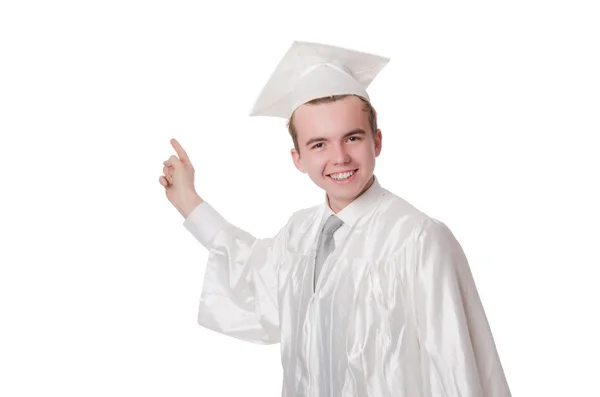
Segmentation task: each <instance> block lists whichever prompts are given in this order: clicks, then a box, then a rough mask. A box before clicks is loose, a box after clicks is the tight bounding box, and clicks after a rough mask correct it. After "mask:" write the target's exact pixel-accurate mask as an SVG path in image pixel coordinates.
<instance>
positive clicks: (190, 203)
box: [176, 192, 204, 218]
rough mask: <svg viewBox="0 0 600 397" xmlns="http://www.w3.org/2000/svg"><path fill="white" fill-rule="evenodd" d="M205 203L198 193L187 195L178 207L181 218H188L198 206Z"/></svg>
mask: <svg viewBox="0 0 600 397" xmlns="http://www.w3.org/2000/svg"><path fill="white" fill-rule="evenodd" d="M203 201H204V200H202V198H200V196H199V195H198V193H196V192H192V193H190V194H187V195H185V196H184V197H183V199H182V200H181V201H180V202H179V203H178V205H176V207H177V210H178V211H179V213H180V214H181V216H183V217H184V218H187V217H188V216H189V215H190V214H191V213H192V211H193V210H194V209H195V208H196V207H197V206H199V205H200V204H202V203H203Z"/></svg>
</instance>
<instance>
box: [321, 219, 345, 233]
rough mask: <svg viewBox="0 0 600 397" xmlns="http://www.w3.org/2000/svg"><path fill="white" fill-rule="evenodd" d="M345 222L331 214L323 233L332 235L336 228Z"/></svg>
mask: <svg viewBox="0 0 600 397" xmlns="http://www.w3.org/2000/svg"><path fill="white" fill-rule="evenodd" d="M343 224H344V222H342V220H341V219H340V218H338V217H337V216H335V215H331V216H330V217H329V219H327V222H325V225H324V226H323V234H327V235H332V234H333V233H335V231H336V230H338V229H339V228H340V226H342V225H343Z"/></svg>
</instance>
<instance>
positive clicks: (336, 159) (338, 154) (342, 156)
mask: <svg viewBox="0 0 600 397" xmlns="http://www.w3.org/2000/svg"><path fill="white" fill-rule="evenodd" d="M331 161H332V162H333V164H336V165H337V164H345V163H348V162H349V161H350V155H349V154H348V151H347V149H346V147H345V146H344V145H343V144H339V145H333V147H332V153H331Z"/></svg>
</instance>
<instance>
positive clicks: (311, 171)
mask: <svg viewBox="0 0 600 397" xmlns="http://www.w3.org/2000/svg"><path fill="white" fill-rule="evenodd" d="M387 62H388V59H387V58H383V57H379V56H376V55H373V54H365V53H361V52H357V51H352V50H348V49H343V48H339V47H332V46H326V45H322V44H316V43H306V42H295V43H294V44H293V45H292V47H291V48H290V50H289V51H288V53H287V54H286V55H285V57H284V58H283V60H282V61H281V63H280V64H279V66H278V67H277V69H276V70H275V72H274V73H273V76H272V77H271V79H270V80H269V82H268V83H267V85H266V87H265V89H264V90H263V92H262V93H261V95H260V96H259V98H258V100H257V102H256V105H255V108H254V112H253V115H267V116H275V117H282V118H284V119H288V120H289V130H290V133H291V135H292V138H293V140H294V149H292V151H291V154H292V159H293V161H294V164H295V165H296V167H297V168H298V170H300V171H301V172H303V173H307V174H308V176H309V177H310V178H311V180H312V181H313V182H314V183H315V184H316V185H318V186H319V187H321V188H322V189H323V190H324V191H325V193H326V194H325V200H324V202H323V203H322V204H320V205H317V206H314V207H311V208H306V209H302V210H299V211H297V212H295V213H294V214H292V215H291V217H290V218H289V220H288V222H287V224H286V225H285V226H283V227H282V228H281V230H280V231H279V232H278V233H277V235H276V236H274V237H273V238H267V239H257V238H255V237H253V236H252V235H250V234H249V233H247V232H246V231H243V230H240V229H239V228H237V227H236V226H234V225H233V224H231V223H229V222H227V221H226V220H225V219H224V218H223V217H222V216H221V215H220V214H219V213H218V212H216V211H215V210H214V209H213V208H212V207H211V206H210V205H209V204H208V203H206V202H204V201H203V200H202V199H201V198H200V196H199V195H198V194H197V193H196V192H195V189H194V183H193V179H194V175H193V173H194V169H193V166H192V164H191V161H190V159H189V157H188V156H187V154H186V153H185V151H184V150H183V148H182V147H181V146H180V145H179V143H178V142H177V141H175V140H172V141H171V143H172V144H173V147H174V148H175V150H176V152H177V154H178V156H171V157H170V158H169V160H167V161H165V163H164V164H165V167H164V169H163V172H164V176H161V177H160V183H161V184H162V185H163V186H164V187H165V188H166V194H167V197H168V198H169V200H170V201H171V203H172V204H173V205H174V206H175V207H176V208H177V209H178V210H179V211H180V213H181V214H182V215H183V216H184V217H185V221H184V226H185V227H186V228H187V230H189V231H190V233H192V234H193V235H194V236H195V237H196V239H197V240H198V241H199V242H200V243H201V244H202V245H203V246H204V247H206V248H207V249H208V250H209V251H210V255H209V259H208V263H207V267H206V273H205V279H204V285H203V290H202V296H201V304H200V310H199V316H198V320H199V323H200V325H202V326H204V327H207V328H209V329H212V330H214V331H217V332H220V333H223V334H225V335H229V336H232V337H236V338H240V339H243V340H246V341H250V342H255V343H265V344H266V343H278V342H280V343H281V345H282V346H281V354H282V363H283V370H284V381H283V396H288V397H292V396H293V397H300V396H314V397H330V396H340V397H341V396H356V397H365V396H377V397H379V396H395V397H404V396H406V397H416V396H428V397H430V396H432V397H442V396H444V397H451V396H452V397H458V396H461V397H475V396H477V397H482V396H485V397H492V396H494V397H500V396H502V397H505V396H510V391H509V387H508V385H507V382H506V379H505V375H504V372H503V369H502V365H501V363H500V359H499V357H498V353H497V350H496V347H495V344H494V340H493V337H492V333H491V331H490V327H489V324H488V322H487V319H486V315H485V312H484V309H483V307H482V304H481V301H480V299H479V296H478V293H477V289H476V287H475V283H474V280H473V277H472V275H471V272H470V269H469V265H468V262H467V259H466V257H465V255H464V253H463V250H462V249H461V246H460V245H459V243H458V242H457V241H456V239H455V237H454V236H453V234H452V232H451V231H450V230H449V228H448V227H447V226H446V225H445V224H444V223H442V222H440V221H438V220H436V219H433V218H431V217H429V216H427V215H426V214H424V213H423V212H421V211H419V210H418V209H417V208H415V207H414V206H412V205H411V204H409V203H408V202H406V201H405V200H403V199H402V198H400V197H398V196H396V195H394V194H393V193H391V192H390V191H388V190H386V189H385V188H383V187H382V186H381V185H380V184H379V181H378V179H377V178H376V176H375V175H374V173H373V172H374V168H375V159H376V157H377V156H379V154H380V152H381V147H382V135H381V131H380V130H379V129H378V128H377V117H376V113H375V110H374V109H373V108H372V106H371V105H370V99H369V95H368V94H367V92H366V88H367V86H368V85H369V84H370V83H371V81H372V80H373V79H374V78H375V76H376V75H377V73H379V71H380V70H381V69H382V68H383V67H384V66H385V65H386V63H387Z"/></svg>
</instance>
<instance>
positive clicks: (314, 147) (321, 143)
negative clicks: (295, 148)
mask: <svg viewBox="0 0 600 397" xmlns="http://www.w3.org/2000/svg"><path fill="white" fill-rule="evenodd" d="M319 145H323V142H319V143H317V144H315V145H313V147H312V149H320V148H322V147H323V146H319Z"/></svg>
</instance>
